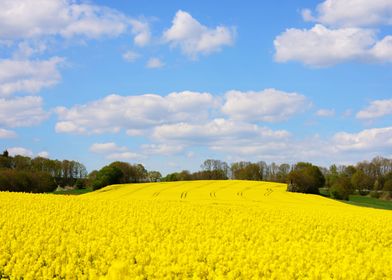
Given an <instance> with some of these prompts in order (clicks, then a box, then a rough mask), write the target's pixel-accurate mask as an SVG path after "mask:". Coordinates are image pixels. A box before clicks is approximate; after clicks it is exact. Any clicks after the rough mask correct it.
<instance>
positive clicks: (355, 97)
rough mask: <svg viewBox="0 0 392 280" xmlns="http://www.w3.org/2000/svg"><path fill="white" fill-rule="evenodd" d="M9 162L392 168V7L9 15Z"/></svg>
mask: <svg viewBox="0 0 392 280" xmlns="http://www.w3.org/2000/svg"><path fill="white" fill-rule="evenodd" d="M0 6H1V11H0V147H1V148H2V149H3V150H4V149H8V150H9V151H10V152H11V154H23V155H29V156H38V155H40V156H46V157H50V158H57V159H74V160H78V161H80V162H82V163H84V164H85V165H86V166H87V168H88V170H89V171H91V170H93V169H96V168H100V167H102V166H103V165H105V164H108V163H110V162H112V161H115V160H122V161H128V162H132V163H134V162H141V163H143V164H144V165H145V166H146V167H147V168H148V169H156V170H161V171H162V172H163V173H167V172H171V171H174V170H181V169H189V170H191V171H195V170H198V168H199V166H200V164H201V163H202V161H203V160H204V159H206V158H217V159H221V160H225V161H227V162H233V161H239V160H249V161H259V160H264V161H266V162H272V161H274V162H277V163H282V162H288V163H295V162H296V161H300V160H301V161H302V160H305V161H310V162H313V163H316V164H320V165H324V166H328V165H329V164H331V163H341V164H347V163H355V162H357V161H359V160H365V159H371V158H372V157H373V156H376V155H381V156H384V157H391V156H392V83H391V82H390V81H391V80H392V2H390V3H388V1H381V0H380V1H362V0H350V1H343V0H326V1H274V2H268V1H241V2H238V1H225V4H224V5H222V3H221V2H217V1H164V2H163V1H150V2H147V1H66V0H40V1H32V0H16V1H15V0H0Z"/></svg>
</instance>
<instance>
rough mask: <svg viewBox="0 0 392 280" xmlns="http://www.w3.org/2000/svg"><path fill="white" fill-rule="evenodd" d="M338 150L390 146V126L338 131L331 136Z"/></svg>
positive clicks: (391, 132)
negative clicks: (356, 130) (349, 131)
mask: <svg viewBox="0 0 392 280" xmlns="http://www.w3.org/2000/svg"><path fill="white" fill-rule="evenodd" d="M333 142H334V144H335V147H336V148H337V149H338V150H339V151H379V150H382V149H387V148H388V149H391V148H392V127H383V128H371V129H365V130H362V131H360V132H358V133H348V132H339V133H336V134H335V135H334V137H333Z"/></svg>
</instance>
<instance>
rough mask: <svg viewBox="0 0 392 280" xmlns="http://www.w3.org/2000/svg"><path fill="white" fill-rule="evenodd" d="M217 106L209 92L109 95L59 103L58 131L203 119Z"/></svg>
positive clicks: (136, 128) (91, 130) (113, 129)
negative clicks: (81, 102) (78, 102)
mask: <svg viewBox="0 0 392 280" xmlns="http://www.w3.org/2000/svg"><path fill="white" fill-rule="evenodd" d="M213 107H214V99H213V97H212V95H211V94H209V93H199V92H191V91H183V92H173V93H170V94H168V95H166V96H160V95H156V94H144V95H137V96H119V95H115V94H113V95H109V96H107V97H105V98H103V99H101V100H97V101H94V102H91V103H88V104H86V105H77V106H74V107H72V108H69V109H67V108H65V107H59V108H57V109H56V112H57V114H58V117H59V121H58V122H57V124H56V131H57V132H65V133H70V132H72V133H85V134H92V133H104V132H119V131H120V130H121V129H125V130H128V131H129V132H130V133H131V132H134V131H137V132H140V130H144V129H148V128H150V127H153V126H156V125H160V124H163V123H173V122H178V121H199V120H202V119H206V118H208V115H209V111H210V110H211V109H212V108H213Z"/></svg>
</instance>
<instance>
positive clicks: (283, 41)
mask: <svg viewBox="0 0 392 280" xmlns="http://www.w3.org/2000/svg"><path fill="white" fill-rule="evenodd" d="M375 43H376V39H375V32H374V30H370V29H360V28H341V29H329V28H327V27H325V26H323V25H321V24H316V25H315V26H314V27H313V28H312V29H303V30H301V29H295V28H290V29H287V30H286V31H285V32H283V33H282V34H281V35H279V36H277V37H276V39H275V41H274V45H275V51H276V52H275V60H276V61H277V62H287V61H300V62H302V63H304V64H306V65H312V66H317V67H323V66H330V65H334V64H337V63H340V62H344V61H349V60H355V59H362V60H365V59H374V57H372V56H371V51H372V47H373V46H374V44H375Z"/></svg>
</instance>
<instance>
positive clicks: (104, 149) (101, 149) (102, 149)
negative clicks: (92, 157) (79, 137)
mask: <svg viewBox="0 0 392 280" xmlns="http://www.w3.org/2000/svg"><path fill="white" fill-rule="evenodd" d="M127 150H128V149H127V147H120V146H117V144H116V143H114V142H108V143H94V144H92V145H91V147H90V151H91V152H93V153H98V154H99V153H104V154H105V153H113V152H125V151H127Z"/></svg>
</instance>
